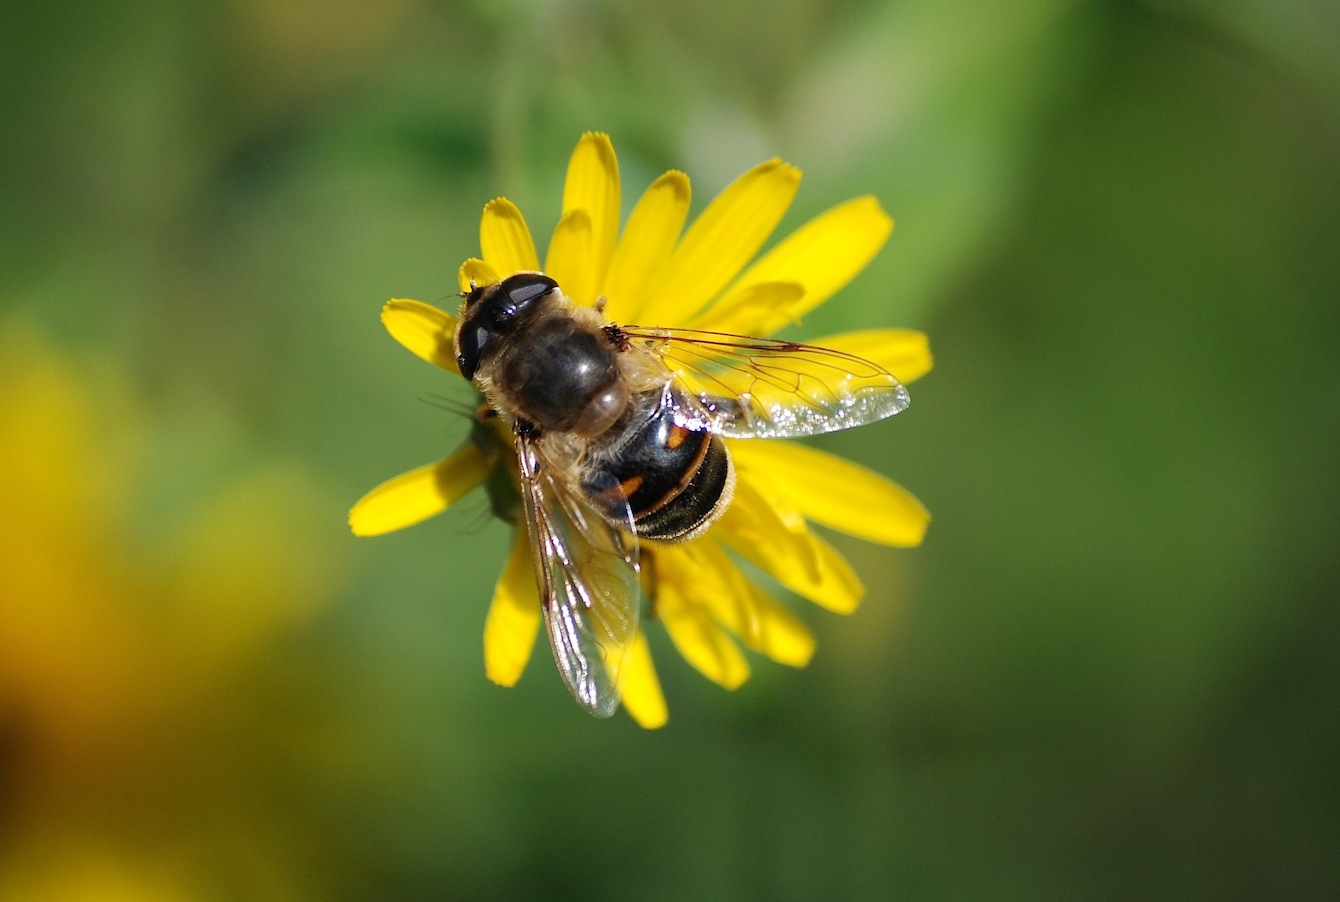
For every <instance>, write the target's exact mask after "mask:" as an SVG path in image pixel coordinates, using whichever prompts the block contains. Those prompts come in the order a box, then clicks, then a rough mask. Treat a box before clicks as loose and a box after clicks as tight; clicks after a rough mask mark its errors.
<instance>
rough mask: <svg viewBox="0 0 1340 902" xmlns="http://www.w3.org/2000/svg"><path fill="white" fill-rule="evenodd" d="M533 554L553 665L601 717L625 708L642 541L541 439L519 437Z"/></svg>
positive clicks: (584, 703)
mask: <svg viewBox="0 0 1340 902" xmlns="http://www.w3.org/2000/svg"><path fill="white" fill-rule="evenodd" d="M516 447H517V458H518V463H519V466H520V471H521V498H522V503H523V506H524V508H525V515H526V529H527V532H528V533H529V536H530V552H531V560H532V561H533V563H534V566H535V581H536V584H537V585H538V587H539V592H540V604H541V607H542V609H543V610H544V623H545V628H546V630H547V631H548V633H549V644H550V646H551V647H552V648H553V650H554V663H555V664H557V665H558V672H559V674H560V675H562V677H563V682H564V683H565V684H566V685H567V687H568V691H569V692H571V693H572V697H573V698H575V699H577V702H578V703H579V704H580V705H581V706H582V707H583V708H585V709H586V710H587V711H589V712H590V713H592V714H594V715H595V716H596V717H609V716H610V715H611V714H613V713H614V712H615V710H617V709H618V707H619V671H620V668H621V666H622V664H623V660H624V657H625V655H626V654H627V652H628V649H629V648H630V647H631V646H632V643H633V639H634V638H635V637H636V635H637V618H638V604H639V584H638V575H637V573H638V563H637V544H636V539H635V538H634V537H633V535H632V520H633V517H632V513H631V511H630V512H629V514H628V524H629V536H628V538H627V540H625V539H624V537H623V536H621V535H620V534H619V531H618V530H616V529H614V528H613V527H612V526H610V525H609V524H608V523H607V522H605V521H604V520H603V519H601V518H600V517H599V516H598V515H597V514H596V513H595V512H594V511H592V510H591V508H590V507H589V506H588V505H587V504H586V503H585V502H584V501H583V500H582V499H581V498H580V497H579V496H578V495H577V494H576V493H575V492H573V491H572V490H571V489H569V488H568V487H567V485H566V484H565V483H564V481H563V480H562V479H560V478H558V477H557V476H556V474H555V471H556V469H557V468H555V467H546V466H545V465H544V456H543V453H542V451H541V449H540V446H539V445H538V443H537V442H536V441H535V440H534V439H533V438H530V437H528V436H524V435H518V436H517V442H516Z"/></svg>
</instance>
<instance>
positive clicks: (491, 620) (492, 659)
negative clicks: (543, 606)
mask: <svg viewBox="0 0 1340 902" xmlns="http://www.w3.org/2000/svg"><path fill="white" fill-rule="evenodd" d="M539 628H540V596H539V594H538V593H537V591H536V588H535V571H534V568H533V567H532V566H531V559H530V541H529V539H527V537H526V533H525V531H524V530H519V529H518V530H516V531H515V535H514V536H513V539H512V551H511V553H510V554H509V555H508V556H507V566H506V567H505V568H503V573H502V576H501V577H500V578H499V579H498V585H497V587H496V588H495V589H494V591H493V602H492V604H490V605H489V614H488V617H487V619H485V621H484V672H485V673H486V674H487V675H488V678H489V679H490V680H492V681H493V682H495V683H497V684H498V685H499V686H515V685H516V681H517V680H519V679H521V674H522V673H523V672H524V671H525V669H526V663H527V662H528V661H530V653H531V651H532V650H533V649H534V648H535V636H536V634H537V632H538V631H539Z"/></svg>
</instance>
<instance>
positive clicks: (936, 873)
mask: <svg viewBox="0 0 1340 902" xmlns="http://www.w3.org/2000/svg"><path fill="white" fill-rule="evenodd" d="M1337 42H1340V7H1337V6H1336V5H1335V4H1333V3H1328V2H1324V0H1287V2H1276V0H1233V2H1228V3H1211V2H1199V0H1184V2H1179V0H1163V2H1156V0H1151V2H1148V3H1143V4H1141V3H1118V2H1106V3H1092V2H1090V3H1082V2H1075V0H1071V2H1067V0H1033V2H1020V3H1014V4H996V3H988V2H973V0H963V2H950V3H931V2H924V0H923V2H875V0H838V2H832V0H823V2H821V0H800V2H795V3H790V4H780V5H779V4H774V3H764V2H759V0H741V2H737V3H733V4H723V3H719V2H705V0H683V2H670V0H664V2H656V3H649V4H632V3H618V2H613V0H607V2H582V0H566V2H559V0H554V2H549V0H506V2H497V3H491V2H484V0H468V2H459V3H417V2H412V0H391V2H386V3H380V4H358V3H351V2H350V3H345V2H337V3H326V2H320V0H234V2H229V3H207V2H197V3H169V2H159V0H146V2H131V3H125V4H104V3H95V2H87V0H84V2H78V0H74V2H59V3H51V4H45V5H43V4H18V3H8V4H6V5H5V9H4V21H3V26H2V27H0V71H3V80H0V104H2V105H3V106H2V107H0V109H3V134H2V135H0V331H3V333H4V335H5V338H4V339H3V340H2V341H0V348H3V349H4V352H5V353H6V354H7V355H8V359H7V360H5V361H0V373H3V374H4V378H5V380H6V382H7V383H8V384H7V385H5V386H3V387H0V392H3V393H4V396H5V397H6V398H7V399H9V400H8V401H7V402H6V403H7V404H8V405H9V406H10V410H8V411H0V422H3V423H4V424H5V427H6V430H7V434H0V440H2V441H3V442H4V443H5V445H6V450H5V451H4V452H0V463H4V465H5V466H6V467H7V468H8V469H9V470H10V473H9V474H8V475H6V474H0V481H3V480H5V479H7V478H8V480H9V481H10V482H12V483H13V484H12V485H10V486H9V487H8V488H6V489H5V490H4V492H5V494H4V496H3V498H0V501H3V502H4V503H3V505H0V506H3V507H5V508H6V516H5V519H6V520H7V521H8V522H7V523H6V525H5V528H4V529H0V539H3V540H4V544H6V546H7V551H6V555H7V556H6V557H4V559H3V563H4V568H3V574H0V586H4V587H5V588H4V592H5V593H6V595H7V597H2V596H0V605H4V606H5V608H6V609H7V610H5V611H3V612H0V898H3V899H11V898H12V899H39V898H50V899H84V898H87V899H111V898H125V899H158V898H164V899H167V898H183V899H189V898H199V899H243V898H246V899H252V898H255V899H261V898H275V899H430V898H472V899H483V898H508V899H516V898H526V897H539V898H544V897H554V896H559V895H571V896H573V897H585V898H604V899H624V898H630V897H638V898H646V899H682V898H697V899H718V898H719V899H746V898H773V899H810V898H816V897H820V896H822V897H834V898H852V899H857V898H909V899H998V898H1021V899H1033V898H1037V899H1043V898H1047V899H1051V898H1095V899H1101V898H1113V899H1118V898H1119V899H1125V898H1138V897H1146V898H1147V897H1165V898H1168V897H1171V898H1216V899H1221V898H1335V897H1337V896H1338V895H1340V862H1338V861H1337V852H1338V851H1340V721H1338V720H1337V715H1338V714H1340V711H1337V696H1338V694H1340V693H1338V690H1340V609H1338V608H1337V604H1336V601H1337V594H1338V593H1337V584H1338V582H1340V580H1338V579H1337V576H1338V575H1340V574H1338V573H1337V570H1340V554H1337V552H1336V547H1335V546H1336V540H1337V538H1340V516H1338V514H1340V466H1337V461H1340V352H1338V351H1337V338H1340V314H1338V313H1337V310H1340V306H1338V305H1337V303H1336V300H1337V298H1338V297H1340V254H1337V247H1338V246H1340V55H1337V54H1336V52H1335V47H1336V46H1337ZM592 129H594V130H602V131H607V132H609V133H610V134H611V136H612V138H613V139H614V143H615V146H616V148H617V150H618V151H619V158H620V164H621V167H622V172H623V181H624V185H625V202H626V203H628V202H630V201H631V199H633V198H635V197H636V194H637V193H638V192H640V190H641V188H642V187H643V186H645V185H646V184H647V183H648V182H649V181H650V180H651V179H652V178H653V177H655V176H656V175H657V174H659V173H660V172H662V171H664V170H665V169H668V168H672V167H673V168H681V169H684V170H685V171H687V172H688V173H689V174H690V175H691V176H692V178H693V179H694V188H695V192H694V193H695V207H696V208H701V205H702V204H703V203H704V202H705V201H706V200H707V199H709V198H710V197H711V196H712V195H713V194H715V192H716V191H717V190H719V189H720V188H721V187H723V186H724V185H725V184H726V183H727V182H728V181H729V180H730V179H731V178H733V177H734V176H735V175H737V174H738V173H740V172H742V171H743V170H744V169H746V168H747V167H748V166H750V165H752V164H754V163H756V162H759V161H760V160H763V159H766V158H768V157H771V156H773V155H781V156H783V157H785V158H786V159H788V160H790V161H792V162H794V163H796V164H797V165H798V166H800V167H801V168H802V169H803V170H804V171H805V173H806V180H805V183H804V185H803V186H802V189H801V192H800V195H799V198H798V200H797V203H796V206H795V208H794V209H793V210H792V212H791V214H789V216H788V219H787V220H786V222H785V223H784V225H783V230H782V232H785V231H788V230H789V229H790V228H793V227H795V226H796V225H798V224H800V223H801V222H803V221H804V220H805V219H806V218H808V217H809V216H812V215H814V214H815V213H817V212H819V211H821V210H823V209H825V208H827V207H829V206H832V205H833V204H835V203H837V202H839V201H841V200H844V199H846V198H847V197H850V196H853V195H855V194H862V193H867V192H869V193H875V194H877V195H878V196H879V197H880V198H881V200H882V202H883V203H884V204H885V206H886V207H887V208H888V209H889V210H890V212H891V213H892V214H893V215H894V217H895V219H896V220H897V222H898V227H897V229H896V231H895V232H894V235H893V237H892V239H891V240H890V243H889V245H888V246H887V248H886V249H885V250H884V252H883V253H882V254H881V255H880V256H879V257H878V258H877V259H876V261H875V262H874V264H872V266H871V267H870V268H869V269H868V270H867V271H866V272H865V273H864V274H863V275H862V276H861V277H860V278H858V279H857V281H856V282H855V283H853V284H852V285H851V286H850V287H849V288H848V289H847V290H846V291H844V292H843V293H841V294H840V295H839V296H838V297H837V299H835V300H834V301H833V302H831V303H829V304H828V305H827V306H826V307H824V308H823V309H822V310H821V311H819V312H817V313H816V314H815V315H814V316H812V317H811V318H810V320H809V321H808V322H807V323H806V332H807V333H809V334H811V335H819V334H824V333H826V332H830V331H836V330H840V329H848V328H861V327H870V326H899V327H912V328H919V329H924V330H926V331H927V332H929V334H930V336H931V342H932V348H933V349H934V351H935V353H936V369H935V370H934V371H933V372H932V373H931V374H930V375H929V376H928V377H926V378H925V379H924V380H922V381H920V382H918V383H917V384H916V385H914V386H913V391H912V394H913V400H914V403H913V406H912V408H911V410H910V411H909V412H908V413H907V414H905V415H904V416H901V417H898V419H897V421H895V422H890V423H882V424H879V425H876V426H872V427H870V428H867V429H863V430H859V431H857V432H855V433H853V434H844V435H840V436H834V437H831V438H829V439H825V440H823V441H822V442H821V443H820V444H821V446H822V447H824V448H826V449H829V450H835V451H839V452H841V453H843V454H846V455H849V456H851V457H852V458H854V459H856V460H859V461H861V462H863V463H865V464H866V465H868V466H871V467H873V468H876V469H878V470H880V471H881V472H884V473H886V474H888V475H889V476H891V477H892V478H894V479H897V480H898V481H899V482H900V483H902V484H904V485H905V486H907V487H908V488H909V489H911V490H912V491H913V492H915V493H916V494H917V495H918V496H919V497H920V498H921V499H922V500H923V501H924V502H925V503H926V504H927V506H928V507H929V508H930V509H931V511H932V512H933V514H934V517H935V520H934V522H933V523H932V526H931V529H930V533H929V535H928V538H927V540H926V543H925V545H924V547H922V548H920V549H917V550H915V551H891V550H888V549H884V548H879V547H875V546H870V545H863V544H861V543H860V542H857V541H854V540H851V541H846V540H844V539H842V538H841V537H839V538H838V539H836V540H835V541H837V542H838V543H839V547H840V548H841V549H842V550H843V551H844V553H846V554H847V555H848V556H849V557H850V558H851V560H852V561H853V563H854V564H855V565H856V567H857V569H858V570H859V571H860V573H861V574H862V575H863V577H864V578H865V580H866V582H867V584H868V586H869V595H868V598H867V601H866V603H865V604H864V606H863V607H862V609H861V610H860V611H858V612H857V613H856V614H855V615H854V616H852V617H851V618H849V619H847V618H839V617H836V616H833V615H831V614H827V613H825V612H822V611H819V610H817V609H809V610H804V611H803V616H804V617H805V618H806V620H807V621H808V622H809V623H810V624H811V625H812V626H813V628H814V629H815V631H816V633H817V635H818V637H819V643H820V645H819V652H818V655H817V656H816V658H815V660H814V662H813V663H812V664H811V666H810V667H809V668H808V669H807V670H805V671H800V672H793V671H789V670H786V669H785V668H782V667H780V666H776V665H772V664H770V663H766V662H763V661H761V660H756V661H755V663H756V664H757V666H756V667H755V675H754V678H753V679H752V680H751V681H750V682H748V683H747V684H746V685H745V686H744V687H743V688H741V689H740V690H738V691H737V692H735V693H726V692H723V691H721V690H719V689H718V688H717V687H715V686H713V685H711V684H709V683H707V682H706V681H705V680H703V679H702V678H701V677H699V676H698V675H697V674H696V673H694V672H692V671H691V670H690V669H689V668H688V666H687V665H686V664H684V662H683V661H682V660H680V659H679V658H678V657H677V656H676V655H674V654H673V651H672V650H671V648H670V646H669V644H668V642H666V641H665V637H664V635H662V634H659V633H654V634H653V636H652V639H653V647H654V650H655V651H656V653H657V661H658V665H659V670H660V674H661V678H662V681H663V683H664V685H665V688H666V694H667V697H668V700H669V703H670V706H671V721H670V725H669V726H668V727H666V728H665V729H664V730H662V731H659V732H654V733H647V732H644V731H642V730H640V729H638V728H637V727H636V726H635V725H634V724H633V723H632V722H631V721H630V720H628V719H627V718H626V717H623V716H619V717H616V718H615V719H614V720H613V721H610V722H597V721H594V720H591V719H588V718H586V717H584V716H583V715H581V714H580V712H579V711H578V710H577V708H576V706H575V705H573V704H572V703H571V701H570V700H569V699H568V698H567V696H566V694H565V692H564V690H563V689H562V687H561V685H560V683H559V681H558V680H557V679H556V678H555V673H554V672H553V668H552V664H551V662H550V660H549V655H548V652H547V650H546V649H544V648H543V647H540V648H537V652H536V656H535V659H534V660H533V661H532V663H531V666H530V668H529V671H528V673H527V675H526V676H525V678H524V679H523V680H522V682H521V684H520V685H519V686H518V687H517V688H515V689H512V690H503V689H499V688H497V687H495V686H493V685H491V684H490V683H488V682H487V681H486V680H485V678H484V675H483V665H482V651H481V638H480V636H481V630H482V624H483V619H484V614H485V611H486V608H487V602H488V598H489V595H490V593H491V590H492V586H493V582H494V580H495V578H496V576H497V574H498V572H499V570H500V568H501V565H502V562H503V559H504V556H505V553H506V547H507V533H506V530H505V529H504V528H503V527H502V526H501V525H500V524H498V523H496V522H491V521H490V520H489V517H488V514H487V505H486V502H485V500H484V497H483V495H482V494H476V495H474V496H472V497H471V498H470V499H467V501H465V502H463V503H462V504H461V505H460V506H459V507H458V508H457V509H454V510H453V511H451V512H449V513H448V514H447V515H445V516H444V517H440V518H437V519H434V520H431V521H429V522H428V523H426V524H424V525H421V526H417V527H415V528H413V529H410V530H407V531H405V532H401V533H396V534H393V535H391V536H387V537H383V538H378V539H366V540H355V539H354V538H352V537H351V536H349V535H348V532H347V528H346V526H345V513H346V510H347V508H348V506H349V505H350V504H351V503H352V502H353V501H354V500H355V499H356V498H358V497H359V496H360V495H361V494H362V493H363V492H364V491H366V490H367V489H368V488H370V487H372V486H373V485H375V484H377V483H378V482H380V481H382V480H383V479H385V478H388V477H390V476H391V475H394V474H395V473H398V472H401V471H403V470H406V469H409V468H410V467H413V466H417V465H419V464H421V463H426V462H428V461H430V460H433V459H436V458H437V457H439V456H442V455H443V454H445V452H446V451H448V450H449V449H450V448H452V447H454V446H455V444H456V443H457V442H458V441H459V440H460V439H461V437H462V436H463V435H464V434H465V431H466V423H465V421H464V420H463V419H461V418H460V417H458V416H456V415H454V414H452V413H449V412H447V411H445V410H443V409H442V404H443V399H447V400H448V401H450V400H464V399H465V398H466V392H465V391H464V389H463V386H461V385H460V384H459V383H453V382H452V381H451V380H449V379H447V378H446V377H444V376H443V375H442V374H441V373H440V372H436V371H434V370H433V368H431V367H428V366H426V365H425V364H423V363H422V362H421V361H419V360H417V359H415V358H414V357H412V356H411V355H410V354H408V353H405V352H404V350H403V349H401V348H399V347H398V346H397V345H396V344H395V343H394V342H393V341H392V340H391V339H390V338H389V337H388V336H387V335H386V334H385V332H384V331H383V330H382V328H381V326H380V325H379V324H378V321H377V315H378V311H379V309H380V306H381V304H382V303H383V302H384V301H385V300H386V299H387V298H388V297H392V296H396V297H417V298H420V299H422V300H425V301H429V302H438V303H442V304H445V305H447V306H448V307H449V306H450V305H451V304H452V303H453V302H454V299H453V298H452V294H453V293H454V292H455V290H456V269H457V266H458V265H459V263H460V261H461V260H462V259H464V258H465V257H467V256H470V255H473V254H475V253H477V252H478V237H477V229H478V214H479V210H480V207H481V206H482V204H483V203H484V202H485V201H486V200H488V199H489V198H491V197H493V196H495V195H498V194H505V195H506V196H508V197H510V198H511V199H513V200H515V201H516V202H517V203H518V204H519V205H520V206H521V208H522V209H523V210H524V211H525V212H526V215H527V217H528V219H529V220H530V222H531V224H532V226H533V227H534V228H535V230H536V232H537V233H539V234H540V235H541V236H543V235H545V234H547V233H548V230H549V228H550V227H551V225H552V223H553V222H554V219H555V216H556V214H557V211H558V206H559V198H560V191H561V184H562V174H563V169H564V167H565V165H566V162H567V156H568V154H569V152H570V151H571V148H572V147H573V145H574V144H575V142H576V140H577V138H578V137H579V136H580V134H581V132H582V131H584V130H592ZM779 234H780V233H779ZM53 398H55V399H56V400H54V401H53V400H52V399H53ZM53 411H54V413H53ZM53 424H54V425H53ZM52 436H55V438H52ZM44 437H45V438H44ZM48 446H49V447H48ZM51 448H55V449H66V451H68V460H66V458H65V457H61V454H62V453H65V452H59V453H58V451H52V450H50V449H51ZM70 449H74V450H70ZM29 452H31V453H29ZM39 565H40V566H39ZM4 574H7V575H4ZM792 601H793V602H794V603H795V604H794V606H795V609H796V610H801V609H802V605H801V604H800V603H799V602H798V601H796V600H795V599H792ZM109 687H110V688H109Z"/></svg>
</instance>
